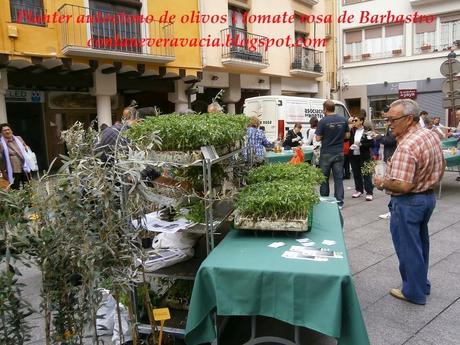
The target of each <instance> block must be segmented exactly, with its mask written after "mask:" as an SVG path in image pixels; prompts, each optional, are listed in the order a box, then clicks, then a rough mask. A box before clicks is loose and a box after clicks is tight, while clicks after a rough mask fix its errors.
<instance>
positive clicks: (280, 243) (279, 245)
mask: <svg viewBox="0 0 460 345" xmlns="http://www.w3.org/2000/svg"><path fill="white" fill-rule="evenodd" d="M285 245H286V243H284V242H273V243H272V244H269V245H268V246H269V247H272V248H279V247H282V246H285Z"/></svg>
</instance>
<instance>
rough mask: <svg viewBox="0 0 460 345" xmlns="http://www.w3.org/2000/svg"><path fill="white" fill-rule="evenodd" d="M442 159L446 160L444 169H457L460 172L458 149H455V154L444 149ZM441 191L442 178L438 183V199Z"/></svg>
mask: <svg viewBox="0 0 460 345" xmlns="http://www.w3.org/2000/svg"><path fill="white" fill-rule="evenodd" d="M444 159H445V160H446V171H457V172H459V173H460V150H457V151H456V153H455V154H452V153H451V152H450V150H444ZM443 179H444V178H443ZM441 192H442V180H441V182H440V183H439V193H438V198H439V199H441Z"/></svg>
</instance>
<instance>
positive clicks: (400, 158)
mask: <svg viewBox="0 0 460 345" xmlns="http://www.w3.org/2000/svg"><path fill="white" fill-rule="evenodd" d="M443 160H444V155H443V153H442V148H441V141H440V140H439V137H438V135H437V134H436V133H434V132H433V131H430V130H429V129H425V128H422V127H421V126H420V124H417V125H415V126H412V127H410V128H409V129H408V130H407V132H406V133H405V134H404V136H403V137H402V138H401V139H400V140H399V141H398V147H397V148H396V151H395V152H394V154H393V156H392V157H391V160H389V162H388V166H387V169H386V172H385V179H388V180H397V181H403V182H407V183H413V184H415V188H414V189H413V190H412V191H411V193H419V192H424V191H426V190H428V189H432V188H433V186H434V185H435V184H436V183H438V182H439V179H440V177H441V175H442V173H443V171H442V167H443ZM389 194H393V195H398V194H397V193H392V192H389Z"/></svg>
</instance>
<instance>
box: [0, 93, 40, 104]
mask: <svg viewBox="0 0 460 345" xmlns="http://www.w3.org/2000/svg"><path fill="white" fill-rule="evenodd" d="M5 101H6V102H11V103H44V102H45V93H44V92H43V91H31V90H6V93H5Z"/></svg>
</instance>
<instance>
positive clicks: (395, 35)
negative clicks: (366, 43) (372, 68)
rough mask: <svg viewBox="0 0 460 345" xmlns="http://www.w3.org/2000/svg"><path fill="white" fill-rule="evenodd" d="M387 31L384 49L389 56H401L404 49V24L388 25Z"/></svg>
mask: <svg viewBox="0 0 460 345" xmlns="http://www.w3.org/2000/svg"><path fill="white" fill-rule="evenodd" d="M384 29H385V39H384V45H385V47H384V49H385V53H386V54H387V56H389V54H390V53H391V55H399V54H402V53H403V48H404V26H403V24H396V25H387V26H385V27H384Z"/></svg>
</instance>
